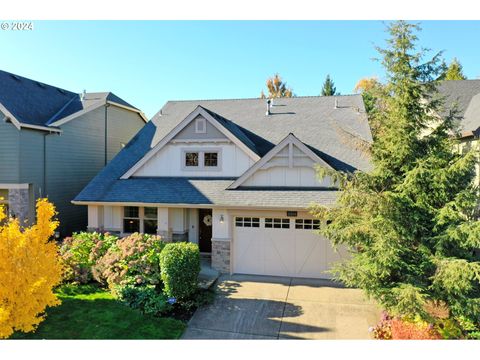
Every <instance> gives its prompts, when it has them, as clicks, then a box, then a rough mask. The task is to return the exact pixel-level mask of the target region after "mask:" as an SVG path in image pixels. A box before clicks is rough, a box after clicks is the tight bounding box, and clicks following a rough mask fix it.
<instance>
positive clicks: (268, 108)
mask: <svg viewBox="0 0 480 360" xmlns="http://www.w3.org/2000/svg"><path fill="white" fill-rule="evenodd" d="M271 106H272V100H270V99H268V100H267V112H266V113H265V115H267V116H268V115H270V114H271V113H270V107H271Z"/></svg>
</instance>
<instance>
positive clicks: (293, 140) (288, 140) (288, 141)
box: [227, 133, 332, 190]
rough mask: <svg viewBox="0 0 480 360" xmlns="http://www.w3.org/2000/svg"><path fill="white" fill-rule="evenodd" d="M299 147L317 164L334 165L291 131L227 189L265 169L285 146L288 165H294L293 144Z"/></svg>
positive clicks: (240, 183) (235, 186)
mask: <svg viewBox="0 0 480 360" xmlns="http://www.w3.org/2000/svg"><path fill="white" fill-rule="evenodd" d="M294 145H295V146H296V147H298V148H299V149H300V150H301V151H302V152H303V153H304V154H305V155H307V156H308V157H309V158H310V159H312V160H313V161H314V162H316V163H317V164H320V165H322V166H325V167H327V168H329V169H332V167H331V166H330V165H329V164H327V163H326V162H325V160H323V159H322V158H321V157H319V156H318V155H317V154H315V153H314V152H313V151H312V150H310V149H309V148H308V147H307V146H306V145H305V144H304V143H303V142H301V141H300V140H299V139H298V138H297V137H296V136H295V135H294V134H292V133H290V134H288V135H287V137H285V139H283V140H282V141H280V142H279V143H278V144H277V145H276V146H275V147H273V149H271V150H270V151H269V152H268V153H266V154H265V156H264V157H263V158H261V159H260V160H259V161H258V162H256V163H255V164H254V165H252V166H251V167H250V169H248V170H247V171H245V173H243V175H242V176H240V177H239V178H238V179H237V180H235V181H234V182H233V183H232V184H231V185H230V186H229V187H228V188H227V189H228V190H232V189H236V188H237V187H239V186H240V185H242V184H243V183H244V182H245V181H246V180H247V179H248V178H250V177H251V176H252V175H253V174H254V173H255V172H256V171H257V170H260V169H264V168H265V166H266V165H267V163H268V161H270V160H271V159H272V158H273V157H274V156H275V155H277V154H278V153H279V152H280V151H282V150H283V149H284V148H285V147H287V146H288V165H289V167H293V146H294Z"/></svg>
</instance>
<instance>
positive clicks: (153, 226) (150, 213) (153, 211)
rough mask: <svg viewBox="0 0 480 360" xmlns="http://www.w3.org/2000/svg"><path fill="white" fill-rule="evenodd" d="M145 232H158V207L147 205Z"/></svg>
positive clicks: (144, 210) (144, 216) (144, 221)
mask: <svg viewBox="0 0 480 360" xmlns="http://www.w3.org/2000/svg"><path fill="white" fill-rule="evenodd" d="M143 232H144V233H145V234H156V233H157V208H156V207H146V208H144V209H143Z"/></svg>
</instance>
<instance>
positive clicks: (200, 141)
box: [170, 139, 232, 144]
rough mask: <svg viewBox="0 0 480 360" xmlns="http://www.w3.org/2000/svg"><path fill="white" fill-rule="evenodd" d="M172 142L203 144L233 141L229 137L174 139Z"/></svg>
mask: <svg viewBox="0 0 480 360" xmlns="http://www.w3.org/2000/svg"><path fill="white" fill-rule="evenodd" d="M170 142H171V143H172V144H197V143H198V144H203V143H214V144H230V143H231V142H232V141H231V140H229V139H172V141H170Z"/></svg>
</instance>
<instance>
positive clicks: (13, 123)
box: [0, 71, 146, 235]
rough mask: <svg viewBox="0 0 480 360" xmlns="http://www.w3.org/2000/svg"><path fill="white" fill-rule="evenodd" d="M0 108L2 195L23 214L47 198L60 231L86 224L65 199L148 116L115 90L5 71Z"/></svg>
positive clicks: (30, 214)
mask: <svg viewBox="0 0 480 360" xmlns="http://www.w3.org/2000/svg"><path fill="white" fill-rule="evenodd" d="M0 115H1V117H0V198H2V200H0V201H1V202H2V203H3V204H4V205H6V206H7V208H8V211H9V213H10V215H11V216H14V217H17V218H19V219H20V220H21V221H23V220H33V219H34V217H35V201H36V199H37V198H39V197H48V198H49V199H50V201H52V202H53V203H54V204H55V206H56V208H57V211H58V213H59V215H58V218H59V221H60V228H59V231H60V233H61V234H62V235H65V234H70V233H71V232H72V231H78V230H81V229H85V227H86V225H87V211H86V209H84V208H82V207H78V206H74V205H72V204H71V200H72V199H73V198H74V197H75V195H77V194H78V193H79V191H81V190H82V189H83V188H84V187H85V186H86V185H87V184H88V182H89V181H90V180H91V179H92V178H93V177H94V176H95V175H96V174H97V173H98V172H99V171H100V170H101V169H102V168H103V167H104V166H105V165H106V163H108V162H109V161H110V160H111V159H112V158H113V157H114V156H115V155H116V154H117V153H118V152H119V151H120V149H121V148H122V146H123V145H124V144H126V143H127V142H128V141H129V140H130V139H131V138H132V137H133V136H134V135H135V134H136V133H137V132H138V131H139V129H141V128H142V127H143V125H145V122H146V118H145V116H144V115H143V114H142V112H141V111H140V110H138V109H137V108H135V107H133V106H132V105H130V104H129V103H127V102H126V101H124V100H122V99H121V98H119V97H117V96H116V95H115V94H113V93H110V92H105V93H83V94H77V93H75V92H71V91H68V90H64V89H61V88H58V87H55V86H51V85H47V84H44V83H42V82H39V81H35V80H31V79H27V78H25V77H22V76H18V75H15V74H11V73H8V72H6V71H0Z"/></svg>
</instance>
